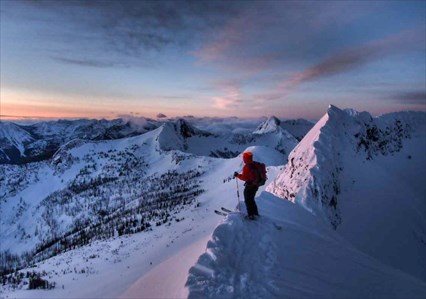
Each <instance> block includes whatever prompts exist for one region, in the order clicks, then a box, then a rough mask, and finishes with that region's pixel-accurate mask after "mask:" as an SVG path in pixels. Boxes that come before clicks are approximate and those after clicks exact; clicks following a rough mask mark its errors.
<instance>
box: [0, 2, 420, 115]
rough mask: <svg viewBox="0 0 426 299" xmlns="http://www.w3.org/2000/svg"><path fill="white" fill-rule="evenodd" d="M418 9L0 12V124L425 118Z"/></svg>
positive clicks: (252, 5) (41, 6)
mask: <svg viewBox="0 0 426 299" xmlns="http://www.w3.org/2000/svg"><path fill="white" fill-rule="evenodd" d="M425 16H426V2H424V1H412V2H410V1H406V2H382V1H377V2H375V1H371V2H367V1H366V2H349V1H342V2H326V1H318V2H317V1H313V2H309V1H307V2H305V1H304V2H286V1H270V2H269V1H262V2H255V1H242V2H234V1H232V2H223V1H212V2H208V3H207V2H161V1H155V2H142V1H120V2H118V1H87V2H86V1H34V2H33V1H28V2H27V1H1V26H0V27H1V29H0V30H1V31H0V38H1V39H0V42H1V43H0V44H1V46H0V50H1V55H0V63H1V69H0V71H1V93H0V115H1V116H0V117H1V119H23V118H24V119H25V118H41V119H44V118H46V119H58V118H107V119H111V118H117V117H121V116H125V115H132V116H144V117H152V118H153V117H155V116H156V115H157V114H158V113H164V114H166V115H167V116H170V117H175V116H184V115H194V116H220V117H226V116H238V117H259V116H268V115H276V116H278V117H282V118H307V119H318V118H319V117H321V115H323V114H324V113H325V111H326V109H327V107H328V105H329V104H334V105H336V106H338V107H341V108H354V109H357V110H366V111H369V112H371V113H372V114H375V115H378V114H382V113H387V112H392V111H401V110H417V111H426V58H425V51H426V49H425V44H426V38H425V36H426V21H425Z"/></svg>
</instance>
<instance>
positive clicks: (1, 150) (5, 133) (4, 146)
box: [0, 121, 34, 161]
mask: <svg viewBox="0 0 426 299" xmlns="http://www.w3.org/2000/svg"><path fill="white" fill-rule="evenodd" d="M32 141H34V137H33V136H31V134H30V133H28V132H27V131H25V130H24V129H22V128H21V127H20V126H18V125H16V124H14V123H10V122H3V121H0V161H11V160H12V159H14V158H15V157H16V156H25V144H27V143H29V142H32Z"/></svg>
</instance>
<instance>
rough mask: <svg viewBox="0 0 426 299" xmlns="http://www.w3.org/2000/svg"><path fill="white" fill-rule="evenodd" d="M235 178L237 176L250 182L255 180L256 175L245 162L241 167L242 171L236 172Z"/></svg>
mask: <svg viewBox="0 0 426 299" xmlns="http://www.w3.org/2000/svg"><path fill="white" fill-rule="evenodd" d="M251 163H253V162H251ZM237 178H239V179H240V180H242V181H245V182H249V183H250V182H254V181H256V179H257V175H256V173H254V171H253V170H252V169H251V168H250V166H249V165H247V164H245V165H244V167H243V173H240V174H238V175H237Z"/></svg>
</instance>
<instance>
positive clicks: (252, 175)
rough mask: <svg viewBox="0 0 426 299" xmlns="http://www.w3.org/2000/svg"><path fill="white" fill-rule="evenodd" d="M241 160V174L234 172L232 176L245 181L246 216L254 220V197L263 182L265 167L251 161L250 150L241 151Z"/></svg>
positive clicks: (255, 213)
mask: <svg viewBox="0 0 426 299" xmlns="http://www.w3.org/2000/svg"><path fill="white" fill-rule="evenodd" d="M243 161H244V164H245V165H244V167H243V172H242V173H241V174H240V173H238V172H234V178H238V179H240V180H242V181H245V184H244V186H245V188H244V202H245V204H246V208H247V216H248V218H249V219H250V220H254V219H255V216H259V212H258V210H257V205H256V202H255V200H254V197H255V196H256V192H257V190H258V189H259V186H262V185H264V184H265V181H266V168H265V164H263V163H259V162H256V161H253V154H252V153H251V152H244V153H243Z"/></svg>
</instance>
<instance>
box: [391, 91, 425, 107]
mask: <svg viewBox="0 0 426 299" xmlns="http://www.w3.org/2000/svg"><path fill="white" fill-rule="evenodd" d="M393 99H394V100H396V101H398V102H400V103H401V104H410V105H426V90H423V91H408V92H401V93H398V94H396V95H394V97H393Z"/></svg>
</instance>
